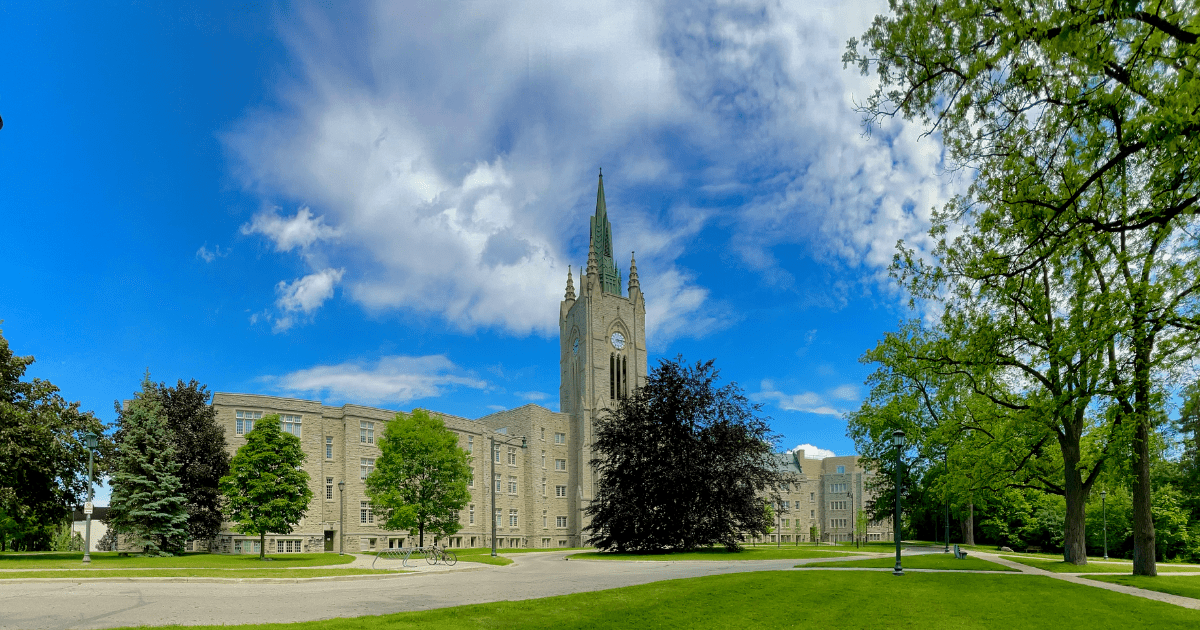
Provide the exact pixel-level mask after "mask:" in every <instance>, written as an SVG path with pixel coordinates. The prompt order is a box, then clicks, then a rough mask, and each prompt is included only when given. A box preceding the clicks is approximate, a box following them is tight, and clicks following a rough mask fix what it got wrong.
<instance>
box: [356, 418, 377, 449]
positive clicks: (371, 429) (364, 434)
mask: <svg viewBox="0 0 1200 630" xmlns="http://www.w3.org/2000/svg"><path fill="white" fill-rule="evenodd" d="M358 441H359V443H360V444H374V443H375V423H374V422H364V421H359V423H358Z"/></svg>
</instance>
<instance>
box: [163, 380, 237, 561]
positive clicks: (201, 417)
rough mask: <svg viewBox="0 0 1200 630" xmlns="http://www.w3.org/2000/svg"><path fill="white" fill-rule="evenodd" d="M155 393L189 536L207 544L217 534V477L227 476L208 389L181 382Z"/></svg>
mask: <svg viewBox="0 0 1200 630" xmlns="http://www.w3.org/2000/svg"><path fill="white" fill-rule="evenodd" d="M154 389H155V394H156V396H157V398H158V400H159V403H160V404H161V405H162V410H163V413H164V414H165V416H166V420H167V430H168V432H169V434H170V436H171V441H172V443H173V445H174V447H175V458H176V460H177V461H178V462H179V472H178V475H179V480H180V482H182V483H183V493H184V496H185V498H186V505H187V514H188V522H187V530H188V537H189V538H191V539H193V540H209V539H212V538H215V537H216V535H217V534H218V533H219V532H220V531H221V521H222V520H223V516H222V514H221V491H220V482H221V477H224V476H225V475H226V474H228V473H229V459H230V458H229V453H228V452H227V451H226V450H225V429H224V428H223V427H222V426H221V425H220V424H219V423H218V422H217V411H216V409H215V408H214V407H213V406H212V404H211V398H212V396H211V395H210V394H209V392H208V388H207V387H205V386H204V385H202V384H201V383H199V382H197V381H196V380H194V379H193V380H191V381H188V382H186V383H185V382H183V380H182V379H180V380H179V382H178V383H177V384H176V385H175V386H173V387H170V386H167V384H166V383H159V384H158V385H156V386H155V388H154Z"/></svg>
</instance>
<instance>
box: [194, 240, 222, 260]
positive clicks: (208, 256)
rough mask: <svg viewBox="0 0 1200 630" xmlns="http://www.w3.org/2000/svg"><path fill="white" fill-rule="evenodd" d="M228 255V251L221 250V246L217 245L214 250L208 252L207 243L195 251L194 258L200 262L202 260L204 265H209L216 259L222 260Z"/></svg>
mask: <svg viewBox="0 0 1200 630" xmlns="http://www.w3.org/2000/svg"><path fill="white" fill-rule="evenodd" d="M228 255H229V250H228V249H226V250H222V249H221V246H220V245H217V246H216V247H215V248H214V249H211V250H210V249H209V248H208V243H205V244H203V245H201V246H200V249H198V250H196V258H199V259H200V260H203V261H204V262H206V263H210V262H212V261H214V260H216V259H218V258H224V257H226V256H228Z"/></svg>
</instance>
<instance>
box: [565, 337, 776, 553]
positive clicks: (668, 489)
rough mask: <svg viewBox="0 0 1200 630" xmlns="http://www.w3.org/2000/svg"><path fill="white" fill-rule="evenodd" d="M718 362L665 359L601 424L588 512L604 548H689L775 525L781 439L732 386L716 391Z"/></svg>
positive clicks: (733, 540) (730, 544)
mask: <svg viewBox="0 0 1200 630" xmlns="http://www.w3.org/2000/svg"><path fill="white" fill-rule="evenodd" d="M717 378H718V372H717V370H716V369H715V368H714V367H713V361H711V360H710V361H707V362H698V363H696V364H695V365H686V364H684V362H683V358H682V357H677V358H676V359H674V360H665V359H664V360H662V361H660V362H659V364H658V366H657V367H656V368H654V370H653V371H652V372H651V373H650V374H649V375H648V377H647V379H646V384H645V386H644V387H642V388H640V389H638V390H636V391H635V392H634V393H633V395H631V396H629V397H626V398H622V399H620V400H619V401H618V404H617V406H616V408H615V409H610V410H608V411H607V412H606V413H604V414H603V415H601V416H600V417H599V418H598V419H597V421H596V433H595V436H596V437H595V442H594V443H593V447H592V448H593V450H594V451H595V453H596V458H595V459H593V460H592V462H591V464H592V466H593V467H594V468H595V470H596V473H597V476H598V480H597V489H596V497H595V499H594V500H593V501H592V503H591V505H589V506H588V507H587V509H586V514H587V516H589V517H590V518H591V523H590V524H589V525H588V526H587V527H586V531H587V532H588V533H589V539H588V543H589V544H591V545H595V546H596V547H598V548H600V549H602V550H610V549H611V550H616V551H662V550H672V551H686V550H690V549H695V548H696V547H699V546H702V545H712V544H721V545H724V546H725V547H726V548H727V549H729V550H731V551H732V550H737V549H738V548H740V546H741V543H742V542H743V541H744V536H747V535H748V536H761V535H762V534H764V533H766V532H767V531H768V530H769V528H770V527H771V523H770V522H769V521H768V519H767V517H766V512H765V511H764V510H763V501H764V500H765V501H767V502H768V503H778V502H779V501H780V497H779V494H778V488H779V487H780V485H781V484H782V483H784V482H785V481H786V479H785V478H784V475H783V474H782V473H781V472H780V470H779V469H778V468H777V467H776V458H775V453H774V448H773V446H772V443H773V442H774V441H775V439H776V436H775V435H774V434H773V433H772V432H771V430H770V428H769V427H768V426H767V421H766V419H764V418H760V417H758V416H757V415H756V414H757V413H759V411H760V407H759V406H758V405H753V404H750V402H749V401H748V400H747V399H746V397H745V396H744V395H743V393H742V390H741V388H740V387H738V386H737V384H736V383H729V384H727V385H724V386H720V387H718V385H717Z"/></svg>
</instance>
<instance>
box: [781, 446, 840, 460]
mask: <svg viewBox="0 0 1200 630" xmlns="http://www.w3.org/2000/svg"><path fill="white" fill-rule="evenodd" d="M796 451H804V458H805V459H825V458H826V457H837V455H836V454H835V453H834V452H833V451H831V450H829V449H827V448H821V447H819V446H813V445H812V444H797V445H796V446H795V447H793V448H789V449H788V451H787V452H788V453H795V452H796Z"/></svg>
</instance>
